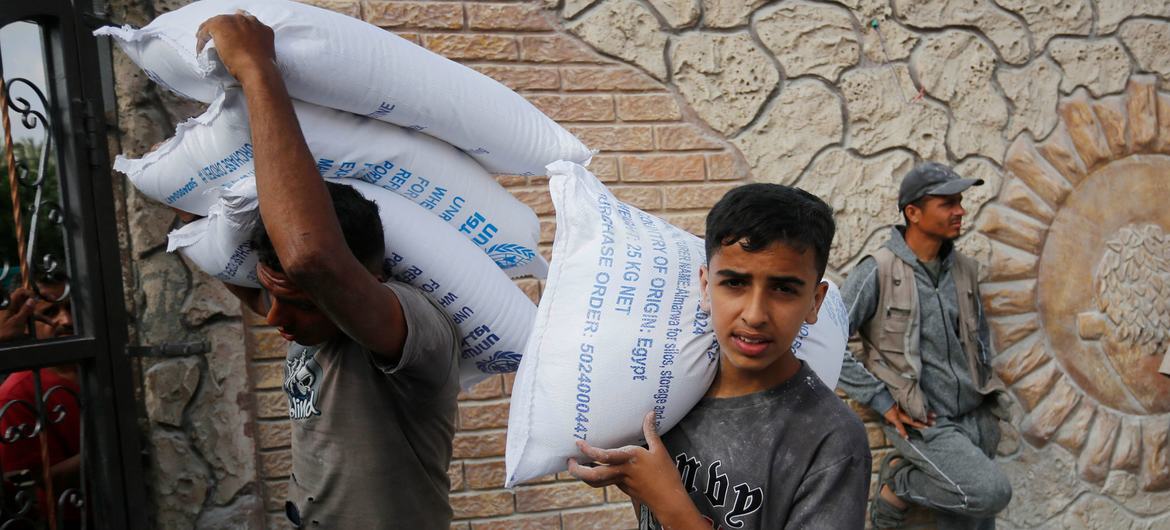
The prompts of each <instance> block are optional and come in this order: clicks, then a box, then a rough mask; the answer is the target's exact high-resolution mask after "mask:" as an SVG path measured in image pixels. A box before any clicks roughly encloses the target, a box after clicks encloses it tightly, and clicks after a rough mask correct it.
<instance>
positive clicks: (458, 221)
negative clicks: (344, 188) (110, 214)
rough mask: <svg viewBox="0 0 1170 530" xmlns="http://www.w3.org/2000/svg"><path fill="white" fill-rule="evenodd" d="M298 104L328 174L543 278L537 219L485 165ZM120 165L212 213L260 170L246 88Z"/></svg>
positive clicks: (169, 196)
mask: <svg viewBox="0 0 1170 530" xmlns="http://www.w3.org/2000/svg"><path fill="white" fill-rule="evenodd" d="M294 109H295V111H296V114H297V119H298V121H299V122H300V125H301V129H302V131H303V133H304V135H305V141H306V143H308V146H309V151H310V152H312V153H313V156H314V158H315V159H316V161H317V170H318V171H320V172H321V174H322V175H323V176H325V177H327V178H340V177H346V178H357V179H362V180H365V181H367V182H370V183H373V184H377V185H379V186H381V187H383V188H385V189H388V190H391V191H393V192H395V193H398V194H399V195H402V196H403V197H406V198H407V199H410V201H411V202H414V203H415V204H417V205H419V206H422V207H423V208H424V209H426V210H428V211H430V212H431V213H432V214H434V215H435V216H437V217H439V218H440V219H442V220H443V221H445V222H446V223H447V224H448V225H449V226H450V227H451V228H453V229H455V230H456V231H458V232H459V233H460V234H462V235H463V236H464V237H466V238H467V239H468V240H470V241H472V242H473V243H475V245H476V246H478V247H479V248H480V249H481V250H483V251H484V252H485V253H487V255H488V256H490V257H491V258H492V260H494V261H495V262H496V264H497V265H498V266H499V267H500V268H501V269H504V271H505V272H507V273H508V275H509V276H512V277H514V278H515V277H521V276H536V277H538V278H543V277H544V276H545V274H546V273H547V272H548V263H547V262H546V261H545V259H544V257H543V256H541V255H540V253H539V252H538V251H537V250H536V248H537V242H538V240H539V239H540V222H539V221H538V220H537V218H536V214H534V213H533V212H532V209H531V208H529V207H528V206H527V205H525V204H524V203H522V202H520V201H519V200H518V199H516V198H515V197H513V196H512V194H511V193H508V190H505V189H504V188H503V187H502V186H500V185H499V183H497V182H496V180H495V179H494V178H492V176H491V175H490V174H488V172H487V171H486V170H484V169H483V168H482V167H480V166H479V164H477V163H476V162H475V160H472V159H471V157H468V156H467V155H466V154H464V153H462V152H460V151H459V150H458V149H455V148H454V147H451V146H450V145H447V144H445V143H443V142H441V141H439V140H436V139H434V138H432V137H430V136H427V135H424V134H419V133H415V132H413V131H408V130H406V129H402V128H400V127H396V126H394V125H390V124H388V123H383V122H380V121H376V120H370V119H365V118H362V117H360V116H355V115H353V114H350V113H348V112H342V111H338V110H333V109H328V108H325V107H320V106H317V105H312V104H309V103H304V102H301V101H295V102H294ZM114 169H117V170H118V171H121V172H122V173H125V174H126V175H127V176H128V177H129V178H130V181H131V182H132V183H133V184H134V186H135V187H136V188H138V189H139V190H140V191H142V192H143V193H144V194H146V195H147V196H148V197H150V198H152V199H155V200H157V201H159V202H161V203H163V204H166V205H168V206H173V207H175V208H179V209H182V210H186V211H188V212H191V213H195V214H199V215H206V214H208V212H209V210H210V209H211V208H212V205H213V204H215V203H216V201H217V199H218V197H219V195H220V193H221V191H222V190H223V189H224V188H225V187H227V186H230V185H231V184H232V183H235V182H238V181H241V180H245V179H250V178H251V177H254V176H255V174H256V169H255V165H254V161H253V157H252V134H251V130H250V128H249V126H248V110H247V106H246V104H245V102H244V96H243V93H242V92H241V91H240V90H238V89H230V90H228V91H226V92H223V93H221V94H220V95H219V96H218V97H217V98H216V99H215V100H214V101H213V102H212V103H211V106H210V107H209V108H208V110H207V112H205V113H203V114H202V115H200V116H198V117H195V118H192V119H190V120H187V121H186V122H184V123H182V124H180V125H179V126H178V128H177V129H176V131H175V136H174V137H172V138H171V139H169V140H167V141H166V142H164V143H163V144H161V145H159V146H158V147H157V148H156V149H155V150H153V151H151V152H150V153H148V154H147V155H146V156H143V157H142V158H139V159H130V158H126V157H122V156H119V157H118V158H117V159H116V160H115V162H114Z"/></svg>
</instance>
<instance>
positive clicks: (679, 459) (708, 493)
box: [640, 452, 764, 530]
mask: <svg viewBox="0 0 1170 530" xmlns="http://www.w3.org/2000/svg"><path fill="white" fill-rule="evenodd" d="M674 463H675V465H676V466H677V467H678V474H679V477H680V478H681V479H682V483H683V487H684V488H685V489H686V490H687V493H688V494H690V493H696V492H700V491H701V492H702V493H703V496H702V499H703V502H702V503H701V504H699V506H698V507H699V511H700V512H710V513H711V514H712V515H716V516H718V514H719V513H721V512H722V513H724V516H723V518H722V520H721V521H713V520H711V517H709V516H707V515H706V514H704V515H703V518H704V519H706V520H707V522H708V523H711V528H715V529H718V530H724V529H727V528H743V527H744V519H745V518H746V517H747V516H749V515H751V514H753V513H755V512H757V511H759V510H760V508H761V507H762V506H763V505H764V490H763V488H760V487H752V486H751V485H749V484H748V483H746V482H741V483H739V484H736V485H735V486H732V485H731V479H730V478H728V476H727V475H725V474H723V473H722V472H721V471H720V470H719V468H720V467H722V465H723V462H722V461H720V460H716V461H714V462H711V463H710V464H709V465H707V466H706V467H705V468H704V465H703V462H701V461H700V460H699V459H698V458H695V457H692V456H690V455H688V454H686V453H685V452H683V453H679V454H678V455H676V456H675V457H674ZM700 471H705V473H704V474H705V475H706V478H705V479H701V478H700V476H699V474H700ZM692 498H693V497H692ZM708 507H709V508H708ZM640 511H641V517H640V519H641V521H640V523H641V524H640V529H642V530H646V529H651V530H653V529H657V528H659V525H658V522H657V520H656V519H654V514H652V513H650V511H649V510H647V509H646V505H642V509H641V510H640ZM651 521H653V522H651Z"/></svg>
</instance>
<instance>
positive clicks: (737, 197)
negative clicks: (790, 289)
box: [706, 184, 837, 279]
mask: <svg viewBox="0 0 1170 530" xmlns="http://www.w3.org/2000/svg"><path fill="white" fill-rule="evenodd" d="M836 230H837V224H836V223H835V222H833V210H832V209H830V208H829V205H828V204H825V201H822V200H821V199H820V198H818V197H817V196H816V195H813V194H811V193H809V192H807V191H804V190H802V189H800V188H793V187H791V186H781V185H779V184H747V185H745V186H740V187H738V188H735V189H733V190H731V191H729V192H727V194H726V195H724V196H723V198H722V199H719V202H717V203H715V207H714V208H711V212H710V213H708V214H707V241H706V243H707V263H708V264H710V263H711V258H712V257H714V256H715V253H716V252H719V251H720V250H721V248H722V247H725V246H727V245H732V244H735V243H736V242H737V241H739V242H740V244H741V245H742V246H743V249H744V250H747V251H748V252H756V251H759V250H762V249H764V248H767V247H768V246H769V245H771V244H772V243H777V242H779V243H784V244H785V245H788V246H790V247H792V248H793V249H794V250H796V251H797V252H804V251H805V250H807V249H809V248H812V249H813V251H814V252H815V257H816V265H817V275H818V279H820V277H823V276H824V275H825V268H826V267H827V266H828V263H829V246H831V245H832V244H833V234H834V232H836Z"/></svg>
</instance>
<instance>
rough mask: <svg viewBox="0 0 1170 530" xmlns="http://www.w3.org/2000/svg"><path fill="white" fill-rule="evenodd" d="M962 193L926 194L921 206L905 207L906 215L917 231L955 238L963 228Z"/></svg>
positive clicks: (937, 236) (941, 237)
mask: <svg viewBox="0 0 1170 530" xmlns="http://www.w3.org/2000/svg"><path fill="white" fill-rule="evenodd" d="M964 215H967V210H964V209H963V194H962V193H956V194H954V195H927V196H926V200H925V201H923V203H922V207H921V208H919V207H918V206H915V205H910V206H907V207H906V217H907V218H908V219H909V220H910V224H911V226H914V227H915V228H916V229H917V230H918V231H920V232H923V233H925V234H927V235H930V236H933V237H936V238H939V239H955V238H957V237H959V232H960V230H961V229H962V228H963V216H964Z"/></svg>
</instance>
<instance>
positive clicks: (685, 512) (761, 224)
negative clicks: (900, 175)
mask: <svg viewBox="0 0 1170 530" xmlns="http://www.w3.org/2000/svg"><path fill="white" fill-rule="evenodd" d="M834 231H835V225H834V223H833V218H832V212H831V211H830V209H829V207H828V206H827V205H826V204H825V203H824V202H823V201H821V200H820V199H818V198H817V197H815V196H813V195H811V194H809V193H807V192H805V191H803V190H799V189H796V188H791V187H787V186H780V185H775V184H749V185H746V186H742V187H739V188H736V189H734V190H732V191H730V192H728V193H727V195H725V196H724V197H723V198H722V199H721V200H720V201H719V203H717V204H716V205H715V207H714V208H713V209H712V210H711V212H710V213H709V214H708V215H707V237H706V250H707V265H706V266H705V267H702V268H701V269H700V272H699V278H700V279H699V281H700V283H701V287H702V291H703V309H704V310H707V311H710V313H711V319H712V322H713V323H714V327H715V335H716V338H717V340H718V342H719V349H720V360H719V372H718V373H717V375H716V376H715V381H714V382H713V383H712V384H711V388H710V389H709V390H708V391H707V394H706V396H705V397H704V398H703V399H702V400H701V401H700V402H699V403H698V404H697V405H696V406H695V408H694V409H692V410H691V411H690V412H689V413H688V414H687V416H686V417H684V418H683V419H682V421H681V422H679V424H678V425H676V426H675V427H674V428H673V429H671V430H670V431H669V432H667V433H666V434H665V435H664V436H662V437H661V438H659V436H658V434H657V433H656V432H655V431H654V415H653V413H648V414H647V415H646V416H645V419H644V422H643V430H644V432H645V436H646V440H647V442H648V447H645V448H644V447H637V446H626V447H622V448H618V449H608V450H606V449H599V448H595V447H592V446H590V445H589V444H587V443H585V442H584V441H579V442H577V444H578V447H579V448H580V449H581V451H582V453H584V454H585V455H587V456H588V457H590V458H592V459H593V460H595V461H596V462H597V463H598V464H599V465H597V466H595V467H588V466H585V465H581V464H578V463H577V462H576V461H575V460H573V459H570V460H569V472H570V473H571V474H572V475H573V476H575V477H577V478H579V479H581V480H583V481H585V482H586V483H588V484H589V485H591V486H594V487H604V486H608V485H611V484H613V485H617V486H618V487H619V488H621V490H622V491H624V492H626V493H627V494H628V495H630V497H632V498H633V501H634V505H635V509H636V510H637V512H638V517H639V521H640V528H650V529H662V528H669V529H691V528H703V529H710V528H735V529H777V528H801V529H804V528H827V529H847V528H862V526H863V523H864V518H865V501H866V497H867V493H868V490H869V477H870V463H871V460H870V452H869V444H868V441H867V438H866V434H865V429H864V427H863V426H862V424H861V421H860V420H859V419H858V418H857V416H856V415H855V414H853V412H852V411H850V409H849V408H848V407H847V406H846V405H845V403H844V402H842V401H841V399H840V398H838V397H837V396H836V395H835V394H834V393H833V391H832V389H830V388H828V387H826V386H825V385H824V383H822V382H821V380H820V379H818V378H817V376H816V375H815V374H814V373H813V372H812V370H810V369H809V367H808V365H807V364H805V363H804V362H803V361H801V360H799V359H797V358H796V356H795V355H793V353H792V343H793V339H794V338H795V337H796V336H797V334H798V333H799V332H800V327H801V324H803V323H806V322H807V323H809V324H812V323H815V322H816V319H817V311H818V309H819V308H820V304H821V301H822V300H823V299H824V296H825V292H826V291H827V288H828V285H827V284H826V283H824V282H823V281H822V277H823V275H824V272H825V266H826V263H827V262H828V255H829V245H830V243H831V242H832V240H833V232H834Z"/></svg>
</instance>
